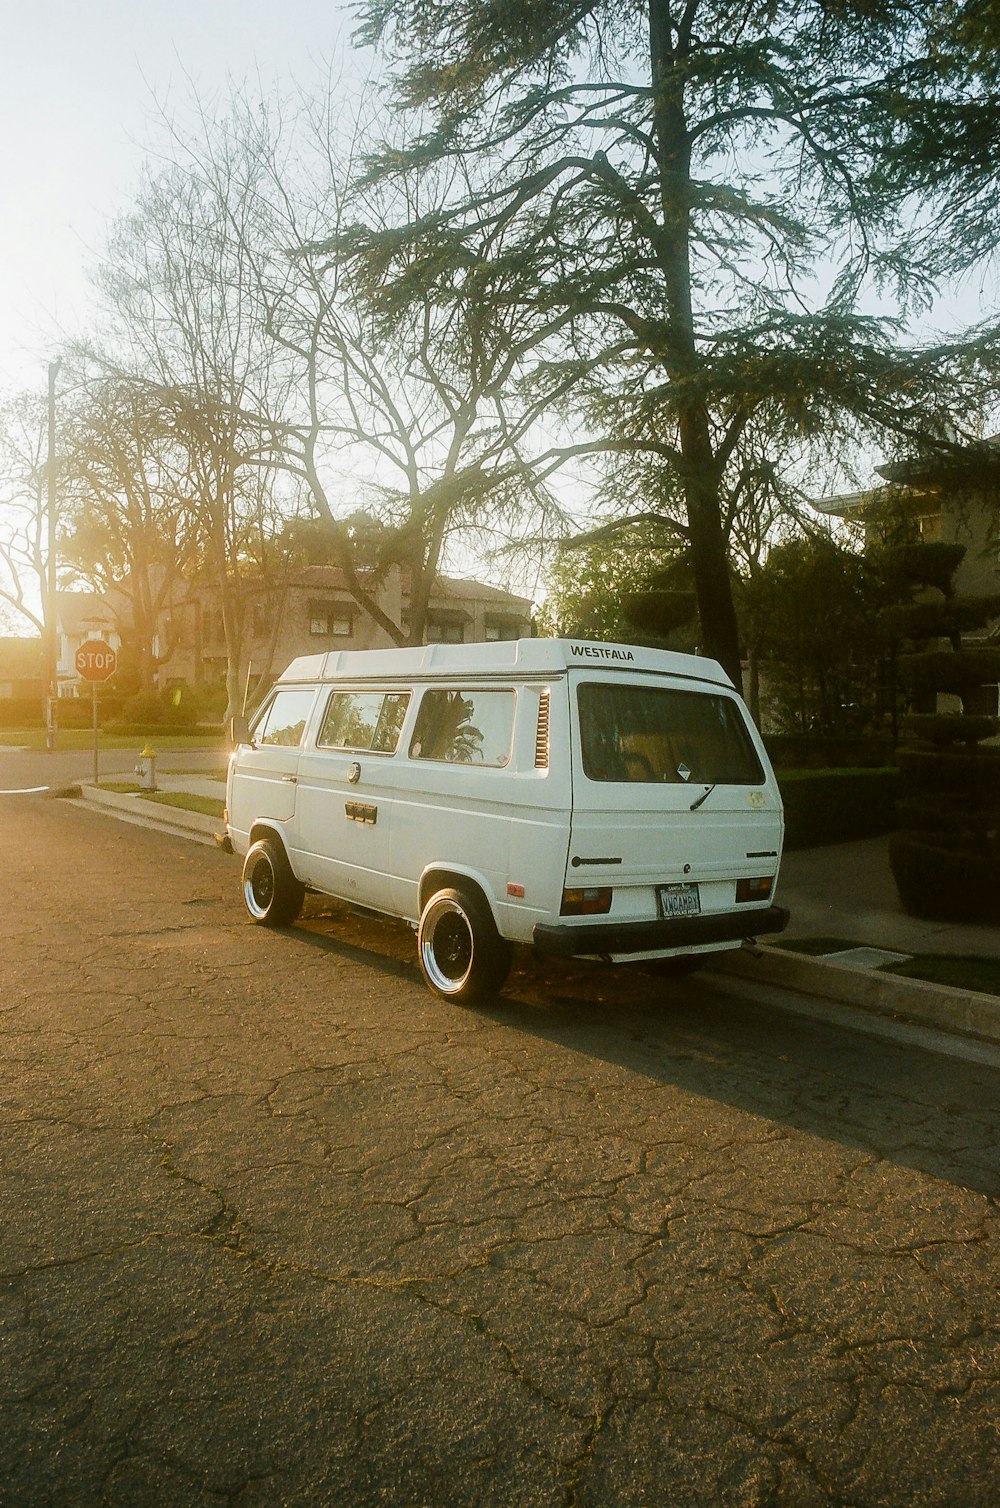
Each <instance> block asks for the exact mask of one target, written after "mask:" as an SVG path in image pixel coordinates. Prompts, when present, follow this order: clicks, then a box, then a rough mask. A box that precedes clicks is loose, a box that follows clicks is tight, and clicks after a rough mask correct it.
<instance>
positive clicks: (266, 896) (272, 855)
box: [243, 838, 306, 927]
mask: <svg viewBox="0 0 1000 1508" xmlns="http://www.w3.org/2000/svg"><path fill="white" fill-rule="evenodd" d="M305 895H306V890H305V886H304V885H303V884H301V883H300V882H299V881H298V880H297V879H296V878H295V876H294V875H293V874H292V868H291V865H290V864H289V862H288V859H287V858H286V857H285V850H284V849H283V848H282V847H281V844H280V843H279V842H277V840H276V839H274V838H261V839H260V840H259V841H258V842H256V843H253V844H251V846H250V847H249V848H248V849H247V856H246V858H245V859H244V860H243V904H244V906H246V908H247V913H248V914H249V917H250V920H251V921H254V922H256V923H257V925H258V926H261V927H287V926H288V925H289V923H290V922H293V921H295V919H296V917H297V916H298V915H299V912H300V911H301V910H302V903H303V901H304V900H305Z"/></svg>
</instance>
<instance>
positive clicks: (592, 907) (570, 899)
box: [559, 889, 612, 916]
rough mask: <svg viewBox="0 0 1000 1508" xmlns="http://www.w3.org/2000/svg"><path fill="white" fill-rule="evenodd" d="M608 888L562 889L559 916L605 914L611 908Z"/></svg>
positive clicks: (610, 893)
mask: <svg viewBox="0 0 1000 1508" xmlns="http://www.w3.org/2000/svg"><path fill="white" fill-rule="evenodd" d="M611 895H612V892H611V890H610V889H607V890H564V891H563V893H562V905H561V906H560V907H559V915H560V916H606V915H607V913H608V912H609V911H610V910H611Z"/></svg>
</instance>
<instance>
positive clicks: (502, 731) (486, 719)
mask: <svg viewBox="0 0 1000 1508" xmlns="http://www.w3.org/2000/svg"><path fill="white" fill-rule="evenodd" d="M513 734H514V693H513V691H425V692H424V696H423V700H422V702H421V703H420V708H419V710H418V712H417V721H416V725H415V727H414V729H413V738H412V739H411V740H410V757H411V758H412V759H443V760H446V761H447V762H448V763H449V764H478V765H493V766H494V767H497V766H501V765H505V764H506V763H507V761H508V760H509V759H510V746H511V740H512V738H513Z"/></svg>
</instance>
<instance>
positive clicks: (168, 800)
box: [100, 780, 225, 821]
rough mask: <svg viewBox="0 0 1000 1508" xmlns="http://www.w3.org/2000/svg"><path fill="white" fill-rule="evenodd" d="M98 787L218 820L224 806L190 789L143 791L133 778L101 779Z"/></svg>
mask: <svg viewBox="0 0 1000 1508" xmlns="http://www.w3.org/2000/svg"><path fill="white" fill-rule="evenodd" d="M100 789H101V790H102V791H112V792H113V793H114V794H115V795H116V796H141V797H142V799H143V801H155V802H157V803H158V805H160V806H175V807H179V808H180V810H181V811H185V812H200V813H201V815H202V816H203V817H218V818H219V820H220V821H221V820H222V812H223V809H224V806H225V803H224V802H223V801H217V800H216V798H215V797H214V796H196V795H194V794H193V793H192V792H191V791H144V790H143V789H142V787H141V786H140V785H137V784H136V782H135V781H134V780H102V781H101V785H100Z"/></svg>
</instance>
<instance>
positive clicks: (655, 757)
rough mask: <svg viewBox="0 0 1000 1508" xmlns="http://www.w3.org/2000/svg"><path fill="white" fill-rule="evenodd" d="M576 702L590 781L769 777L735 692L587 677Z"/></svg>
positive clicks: (749, 781)
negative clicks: (731, 694)
mask: <svg viewBox="0 0 1000 1508" xmlns="http://www.w3.org/2000/svg"><path fill="white" fill-rule="evenodd" d="M577 705H578V708H579V713H580V747H581V751H582V754H583V768H584V772H585V773H586V774H587V775H588V776H589V778H590V779H591V780H610V781H619V782H639V783H649V782H656V783H664V782H666V783H676V784H686V783H687V782H688V781H692V782H694V783H695V784H696V785H697V784H702V783H709V784H715V785H763V783H764V778H765V777H764V771H763V768H762V766H761V762H760V760H759V759H758V757H757V751H756V749H755V748H754V746H753V742H752V741H751V738H750V734H749V732H748V730H747V727H746V724H745V723H744V721H743V716H742V713H741V712H740V709H739V706H738V704H737V703H736V702H735V701H734V700H733V699H732V698H731V697H728V696H717V695H713V694H712V693H710V692H701V691H680V690H677V689H676V688H674V687H659V686H622V685H614V684H611V683H609V682H603V681H585V682H583V683H582V684H581V685H580V687H579V688H578V692H577Z"/></svg>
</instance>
